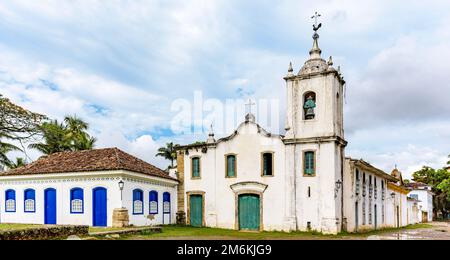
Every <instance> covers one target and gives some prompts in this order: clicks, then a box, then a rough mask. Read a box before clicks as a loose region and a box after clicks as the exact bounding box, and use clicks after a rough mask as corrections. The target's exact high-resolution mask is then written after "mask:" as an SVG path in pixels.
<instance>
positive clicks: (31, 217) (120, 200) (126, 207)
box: [0, 148, 178, 227]
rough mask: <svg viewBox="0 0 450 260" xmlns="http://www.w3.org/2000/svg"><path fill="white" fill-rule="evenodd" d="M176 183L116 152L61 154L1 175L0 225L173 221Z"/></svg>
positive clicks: (124, 224) (95, 224)
mask: <svg viewBox="0 0 450 260" xmlns="http://www.w3.org/2000/svg"><path fill="white" fill-rule="evenodd" d="M177 185H178V181H177V180H176V179H174V178H172V177H170V176H169V175H168V174H167V173H166V172H164V171H163V170H160V169H158V168H157V167H155V166H153V165H150V164H148V163H146V162H144V161H142V160H139V159H138V158H136V157H133V156H131V155H129V154H127V153H125V152H123V151H121V150H119V149H117V148H112V149H99V150H92V151H80V152H63V153H57V154H53V155H49V156H46V157H42V158H40V159H39V160H37V161H36V162H34V163H31V164H30V165H28V166H26V167H22V168H19V169H16V170H11V171H7V172H2V173H0V223H26V224H67V225H75V224H77V225H89V226H99V227H106V226H126V225H135V226H143V225H159V224H171V223H175V210H176V208H177V201H176V196H177Z"/></svg>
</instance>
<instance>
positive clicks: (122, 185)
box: [119, 180, 125, 201]
mask: <svg viewBox="0 0 450 260" xmlns="http://www.w3.org/2000/svg"><path fill="white" fill-rule="evenodd" d="M124 186H125V183H124V182H123V180H120V181H119V189H120V201H122V200H123V187H124Z"/></svg>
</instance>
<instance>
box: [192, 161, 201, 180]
mask: <svg viewBox="0 0 450 260" xmlns="http://www.w3.org/2000/svg"><path fill="white" fill-rule="evenodd" d="M191 167H192V178H200V158H199V157H194V158H192V163H191Z"/></svg>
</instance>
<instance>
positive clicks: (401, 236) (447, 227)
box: [367, 222, 450, 240]
mask: <svg viewBox="0 0 450 260" xmlns="http://www.w3.org/2000/svg"><path fill="white" fill-rule="evenodd" d="M430 224H431V225H433V227H432V228H425V229H413V230H401V231H396V232H387V233H384V234H379V235H374V236H369V237H367V239H368V240H450V222H433V223H430Z"/></svg>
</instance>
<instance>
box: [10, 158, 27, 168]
mask: <svg viewBox="0 0 450 260" xmlns="http://www.w3.org/2000/svg"><path fill="white" fill-rule="evenodd" d="M26 165H27V163H26V161H25V159H24V158H21V157H18V158H16V161H15V162H11V163H10V164H9V165H8V167H9V168H11V169H17V168H20V167H23V166H26Z"/></svg>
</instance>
